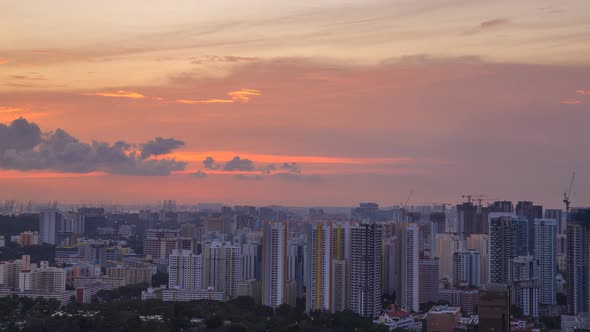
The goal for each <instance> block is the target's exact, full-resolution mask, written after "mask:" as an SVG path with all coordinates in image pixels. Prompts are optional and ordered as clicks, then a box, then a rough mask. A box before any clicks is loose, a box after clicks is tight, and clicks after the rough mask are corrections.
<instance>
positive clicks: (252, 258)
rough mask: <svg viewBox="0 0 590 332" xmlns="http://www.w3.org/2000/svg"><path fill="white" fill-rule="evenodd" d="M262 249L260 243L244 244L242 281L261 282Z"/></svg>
mask: <svg viewBox="0 0 590 332" xmlns="http://www.w3.org/2000/svg"><path fill="white" fill-rule="evenodd" d="M261 249H262V246H261V245H260V244H259V243H244V244H242V280H251V279H256V280H261V279H262V274H261V255H260V254H261Z"/></svg>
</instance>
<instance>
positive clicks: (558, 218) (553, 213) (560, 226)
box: [544, 209, 566, 234]
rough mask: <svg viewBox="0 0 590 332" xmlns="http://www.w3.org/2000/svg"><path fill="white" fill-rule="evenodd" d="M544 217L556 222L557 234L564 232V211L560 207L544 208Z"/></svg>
mask: <svg viewBox="0 0 590 332" xmlns="http://www.w3.org/2000/svg"><path fill="white" fill-rule="evenodd" d="M544 217H545V219H554V220H555V222H556V223H557V234H565V232H566V227H565V212H564V211H563V210H562V209H546V210H545V216H544Z"/></svg>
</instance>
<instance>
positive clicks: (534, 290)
mask: <svg viewBox="0 0 590 332" xmlns="http://www.w3.org/2000/svg"><path fill="white" fill-rule="evenodd" d="M510 274H511V277H510V279H511V282H512V283H511V290H510V296H511V302H512V304H514V305H516V306H517V307H519V308H520V309H522V313H523V315H525V316H531V317H537V316H539V264H538V262H537V260H536V259H534V258H533V256H518V257H515V258H513V259H512V263H511V267H510Z"/></svg>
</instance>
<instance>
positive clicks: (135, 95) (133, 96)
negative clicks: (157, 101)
mask: <svg viewBox="0 0 590 332" xmlns="http://www.w3.org/2000/svg"><path fill="white" fill-rule="evenodd" d="M94 95H96V96H101V97H113V98H131V99H142V98H145V96H144V95H142V94H141V93H137V92H131V91H125V90H117V91H105V92H96V93H95V94H94Z"/></svg>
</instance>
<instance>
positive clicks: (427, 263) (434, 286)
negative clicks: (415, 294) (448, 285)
mask: <svg viewBox="0 0 590 332" xmlns="http://www.w3.org/2000/svg"><path fill="white" fill-rule="evenodd" d="M418 275H419V281H418V288H419V294H420V295H419V303H420V304H425V303H436V302H437V301H438V285H439V283H440V278H439V259H438V258H437V257H430V256H427V255H424V256H422V257H420V262H419V263H418Z"/></svg>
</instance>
